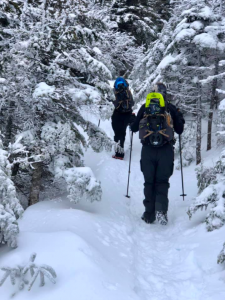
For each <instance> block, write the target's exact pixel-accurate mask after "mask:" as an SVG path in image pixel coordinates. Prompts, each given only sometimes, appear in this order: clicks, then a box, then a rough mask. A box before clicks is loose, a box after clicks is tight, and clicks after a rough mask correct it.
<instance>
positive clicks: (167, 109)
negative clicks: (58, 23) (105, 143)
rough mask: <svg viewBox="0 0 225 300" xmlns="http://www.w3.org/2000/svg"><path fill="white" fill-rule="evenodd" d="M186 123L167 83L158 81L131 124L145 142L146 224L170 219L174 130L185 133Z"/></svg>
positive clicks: (143, 159) (132, 128)
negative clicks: (171, 98)
mask: <svg viewBox="0 0 225 300" xmlns="http://www.w3.org/2000/svg"><path fill="white" fill-rule="evenodd" d="M184 123H185V121H184V118H183V115H182V113H181V112H180V111H179V109H177V108H176V106H175V105H173V104H171V103H169V102H168V101H167V94H166V86H165V85H164V84H163V83H157V84H156V85H155V86H154V90H153V92H152V93H150V94H148V95H147V99H146V103H145V104H143V105H142V106H141V108H140V110H139V112H138V114H137V117H136V120H135V121H134V123H132V124H131V126H130V128H131V130H132V131H133V132H137V131H139V138H140V140H141V143H142V145H143V147H142V151H141V171H142V173H143V175H144V180H145V183H144V195H145V199H144V201H143V203H144V206H145V212H144V213H143V215H142V219H143V220H144V221H145V222H146V223H153V222H154V221H155V220H157V221H158V222H159V223H160V224H162V225H166V224H167V222H168V217H167V211H168V203H169V200H168V191H169V186H170V185H169V178H170V177H171V175H172V174H173V167H174V149H173V145H174V143H175V140H174V131H175V132H176V133H177V134H182V132H183V129H184Z"/></svg>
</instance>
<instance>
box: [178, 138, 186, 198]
mask: <svg viewBox="0 0 225 300" xmlns="http://www.w3.org/2000/svg"><path fill="white" fill-rule="evenodd" d="M179 144H180V170H181V181H182V192H183V194H182V195H180V196H181V197H183V201H184V197H185V196H187V195H186V194H185V193H184V176H183V163H182V151H181V135H180V134H179Z"/></svg>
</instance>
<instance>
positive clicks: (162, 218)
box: [156, 211, 168, 225]
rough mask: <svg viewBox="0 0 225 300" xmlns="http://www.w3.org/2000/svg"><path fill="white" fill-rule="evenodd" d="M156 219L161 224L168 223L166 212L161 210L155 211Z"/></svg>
mask: <svg viewBox="0 0 225 300" xmlns="http://www.w3.org/2000/svg"><path fill="white" fill-rule="evenodd" d="M156 220H157V221H158V222H159V224H161V225H167V223H168V217H167V213H166V212H163V211H157V212H156Z"/></svg>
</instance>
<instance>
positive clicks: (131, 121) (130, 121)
mask: <svg viewBox="0 0 225 300" xmlns="http://www.w3.org/2000/svg"><path fill="white" fill-rule="evenodd" d="M135 120H136V116H135V113H132V115H131V116H130V120H129V125H130V124H133V123H134V122H135Z"/></svg>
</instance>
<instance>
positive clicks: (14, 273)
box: [0, 253, 57, 295]
mask: <svg viewBox="0 0 225 300" xmlns="http://www.w3.org/2000/svg"><path fill="white" fill-rule="evenodd" d="M36 256H37V254H36V253H33V254H32V255H31V257H30V260H29V262H28V263H27V264H26V265H25V266H19V265H18V266H16V267H14V268H11V267H3V268H1V270H2V271H4V272H5V274H4V275H3V277H2V279H1V280H0V286H2V285H3V284H4V282H5V281H6V279H7V278H8V277H9V278H10V280H11V283H12V285H15V284H16V281H17V280H18V281H19V283H18V288H19V291H21V290H23V289H24V287H25V285H28V291H30V290H31V288H32V286H33V284H34V282H35V281H36V279H37V277H38V275H40V287H42V286H44V285H45V277H47V278H48V279H49V280H50V281H51V282H52V283H54V284H55V283H56V277H57V275H56V272H55V270H54V269H53V268H52V267H50V266H48V265H40V266H38V265H36V264H35V263H34V261H35V258H36ZM28 271H30V272H28ZM28 273H30V275H31V278H30V279H29V280H28V279H27V278H26V276H27V275H28ZM13 295H15V293H14V294H13Z"/></svg>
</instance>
